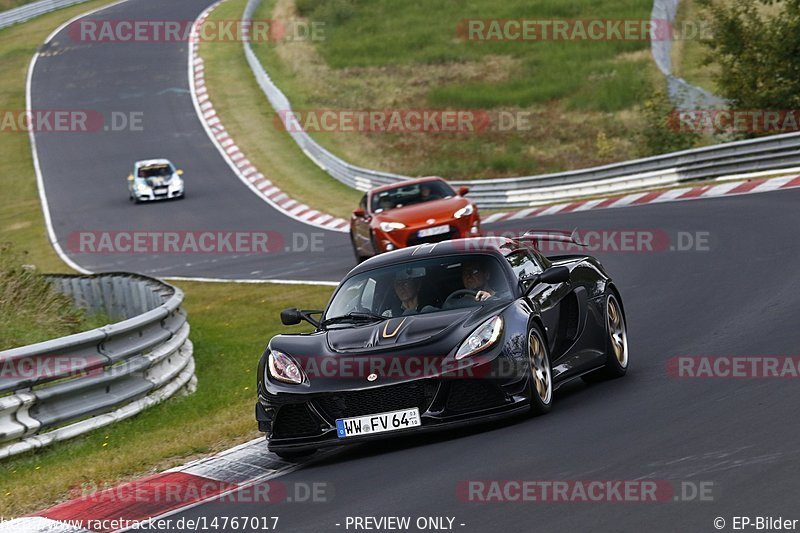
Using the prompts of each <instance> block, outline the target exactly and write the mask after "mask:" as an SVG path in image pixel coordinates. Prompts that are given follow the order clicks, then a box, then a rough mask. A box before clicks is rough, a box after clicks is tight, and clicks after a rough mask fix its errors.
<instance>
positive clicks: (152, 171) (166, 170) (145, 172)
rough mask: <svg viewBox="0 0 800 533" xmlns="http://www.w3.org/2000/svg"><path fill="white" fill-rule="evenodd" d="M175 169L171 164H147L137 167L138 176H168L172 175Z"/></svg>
mask: <svg viewBox="0 0 800 533" xmlns="http://www.w3.org/2000/svg"><path fill="white" fill-rule="evenodd" d="M174 172H175V170H174V169H173V168H172V165H149V166H146V167H139V173H138V176H139V177H140V178H168V177H170V176H172V174H173V173H174Z"/></svg>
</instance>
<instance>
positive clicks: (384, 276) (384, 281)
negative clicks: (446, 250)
mask: <svg viewBox="0 0 800 533" xmlns="http://www.w3.org/2000/svg"><path fill="white" fill-rule="evenodd" d="M478 292H483V293H485V294H483V295H482V296H483V299H479V298H476V296H477V295H478ZM511 298H512V292H511V289H510V287H509V284H508V281H507V279H506V277H505V275H504V273H503V271H502V269H501V267H500V264H499V262H498V260H497V259H496V258H494V257H493V256H491V255H485V254H469V255H454V256H442V257H437V258H433V259H422V260H417V261H410V262H405V263H399V264H396V265H390V266H385V267H382V268H377V269H374V270H369V271H366V272H363V273H361V274H358V275H355V276H353V277H351V278H349V279H347V280H346V281H344V283H342V285H341V286H340V287H339V289H338V290H337V291H336V294H335V296H334V297H333V300H332V301H331V303H330V306H329V307H328V310H327V312H326V314H325V317H324V318H325V320H331V319H336V318H339V317H342V318H345V319H346V318H353V319H354V320H358V319H369V318H373V319H379V318H381V317H385V318H390V317H396V316H404V315H411V314H424V313H435V312H438V311H442V310H447V309H452V308H456V307H468V306H478V305H485V304H487V303H490V304H491V303H496V302H499V301H508V300H510V299H511Z"/></svg>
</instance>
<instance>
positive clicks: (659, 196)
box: [483, 176, 800, 224]
mask: <svg viewBox="0 0 800 533" xmlns="http://www.w3.org/2000/svg"><path fill="white" fill-rule="evenodd" d="M794 188H800V176H781V177H776V178H761V179H751V180H748V181H743V182H738V181H731V182H724V183H720V184H717V185H703V186H699V187H683V188H678V189H667V190H665V191H650V192H641V193H633V194H628V195H624V196H612V197H609V198H595V199H592V200H578V201H572V202H564V203H558V204H553V205H542V206H538V207H527V208H525V209H520V210H518V211H507V212H502V213H492V214H490V215H487V216H485V217H483V223H484V224H493V223H496V222H501V221H504V220H518V219H522V218H533V217H540V216H547V215H552V214H563V213H571V212H579V211H588V210H592V209H616V208H621V207H633V206H637V205H646V204H654V203H663V202H678V201H684V200H695V199H698V198H700V199H704V198H717V197H721V196H738V195H744V194H754V193H761V192H770V191H776V190H783V189H794Z"/></svg>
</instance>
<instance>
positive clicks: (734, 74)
mask: <svg viewBox="0 0 800 533" xmlns="http://www.w3.org/2000/svg"><path fill="white" fill-rule="evenodd" d="M700 4H701V5H703V6H704V7H705V21H706V22H707V23H708V26H709V28H710V30H711V36H710V37H706V38H705V39H704V40H703V42H704V43H705V44H706V45H707V46H708V47H709V48H710V50H711V54H710V55H709V57H707V58H706V62H707V63H712V62H714V63H717V64H719V65H720V71H719V74H718V75H717V79H716V82H717V86H718V87H719V92H720V93H721V94H720V96H722V97H724V98H726V99H728V100H729V101H730V103H731V107H732V108H734V109H748V110H756V109H757V110H776V109H781V110H784V109H800V0H733V1H730V0H700ZM764 6H776V7H780V10H779V12H777V13H775V12H770V13H769V14H766V13H765V12H764V11H765V10H764V9H763V7H764ZM770 11H772V10H770Z"/></svg>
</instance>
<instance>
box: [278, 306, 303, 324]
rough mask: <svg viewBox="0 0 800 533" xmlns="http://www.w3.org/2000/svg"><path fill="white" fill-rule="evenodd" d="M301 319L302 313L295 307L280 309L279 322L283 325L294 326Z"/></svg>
mask: <svg viewBox="0 0 800 533" xmlns="http://www.w3.org/2000/svg"><path fill="white" fill-rule="evenodd" d="M302 320H303V315H302V313H300V311H298V309H297V308H296V307H290V308H289V309H284V310H283V311H281V324H283V325H284V326H296V325H297V324H299V323H300V322H301V321H302Z"/></svg>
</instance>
